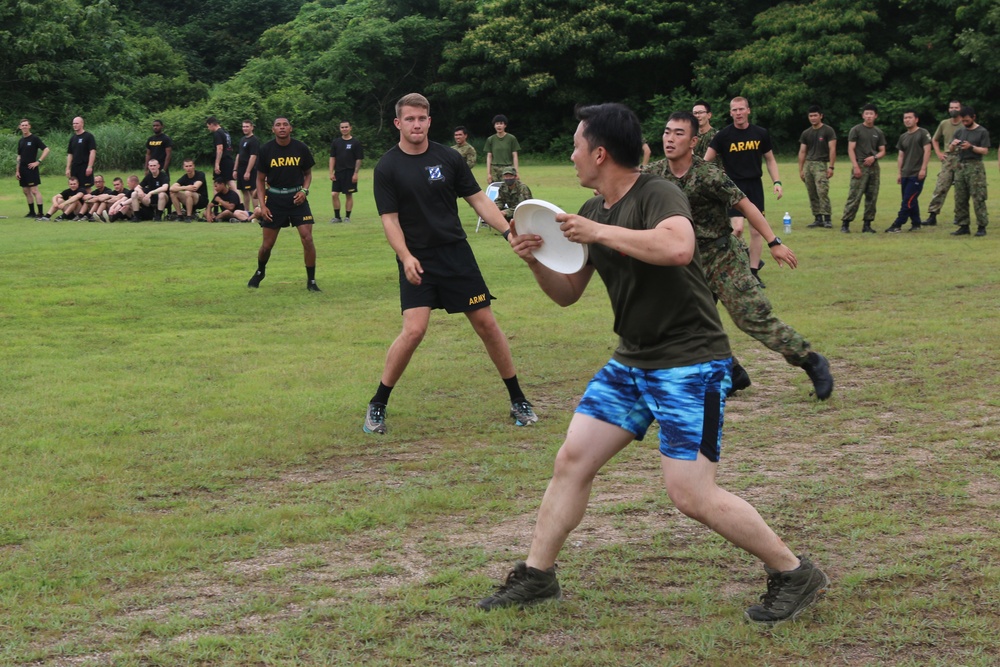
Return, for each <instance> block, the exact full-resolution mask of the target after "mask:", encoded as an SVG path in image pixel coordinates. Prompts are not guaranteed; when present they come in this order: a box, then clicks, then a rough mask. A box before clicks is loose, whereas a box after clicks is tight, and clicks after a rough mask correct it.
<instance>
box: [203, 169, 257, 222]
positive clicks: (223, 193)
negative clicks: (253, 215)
mask: <svg viewBox="0 0 1000 667" xmlns="http://www.w3.org/2000/svg"><path fill="white" fill-rule="evenodd" d="M205 220H207V221H209V222H225V221H227V220H228V221H229V222H249V221H250V214H249V213H247V211H246V209H245V208H243V200H242V199H241V198H240V195H239V193H238V192H236V191H235V190H230V189H229V181H228V179H226V178H216V179H215V196H213V197H212V201H211V202H209V205H208V206H207V207H205Z"/></svg>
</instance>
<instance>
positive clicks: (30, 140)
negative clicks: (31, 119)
mask: <svg viewBox="0 0 1000 667" xmlns="http://www.w3.org/2000/svg"><path fill="white" fill-rule="evenodd" d="M46 148H48V146H46V145H45V142H44V141H42V140H41V139H39V138H38V137H36V136H35V135H33V134H29V135H28V136H26V137H21V140H20V141H18V142H17V154H18V155H20V156H21V165H22V166H24V168H25V169H27V168H28V165H29V164H31V163H32V162H38V151H44V150H45V149H46Z"/></svg>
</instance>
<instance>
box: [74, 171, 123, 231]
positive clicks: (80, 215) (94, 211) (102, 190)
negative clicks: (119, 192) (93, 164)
mask: <svg viewBox="0 0 1000 667" xmlns="http://www.w3.org/2000/svg"><path fill="white" fill-rule="evenodd" d="M114 194H115V191H114V190H112V189H111V188H109V187H107V186H106V185H105V184H104V176H102V175H101V174H94V187H93V189H92V190H91V191H90V192H89V193H88V194H85V195H83V199H82V200H81V206H80V210H79V211H78V212H77V216H76V218H74V219H75V220H88V221H89V222H97V221H98V220H100V217H99V214H100V206H101V204H103V203H104V202H106V201H108V199H109V198H110V197H111V196H112V195H114Z"/></svg>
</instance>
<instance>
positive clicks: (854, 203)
mask: <svg viewBox="0 0 1000 667" xmlns="http://www.w3.org/2000/svg"><path fill="white" fill-rule="evenodd" d="M880 180H881V172H880V171H879V168H878V162H876V163H875V164H873V165H872V166H870V167H865V166H864V165H862V167H861V178H854V171H853V169H852V170H851V186H850V189H849V190H848V192H847V203H846V204H844V217H843V218H841V220H843V221H844V222H852V221H853V220H854V216H856V215H857V214H858V207H859V206H861V197H862V196H864V198H865V213H864V217H863V218H862V220H864V222H865V224H871V223H872V222H873V221H874V220H875V205H876V204H878V188H879V185H880Z"/></svg>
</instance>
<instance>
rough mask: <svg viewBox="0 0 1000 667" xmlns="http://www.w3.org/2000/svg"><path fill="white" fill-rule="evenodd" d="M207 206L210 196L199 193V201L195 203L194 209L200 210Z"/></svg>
mask: <svg viewBox="0 0 1000 667" xmlns="http://www.w3.org/2000/svg"><path fill="white" fill-rule="evenodd" d="M206 206H208V197H206V196H205V195H202V194H199V195H198V201H197V202H196V203H195V205H194V210H196V211H200V210H201V209H203V208H205V207H206Z"/></svg>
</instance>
